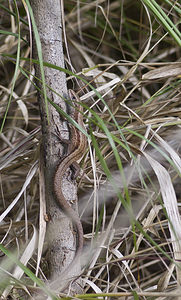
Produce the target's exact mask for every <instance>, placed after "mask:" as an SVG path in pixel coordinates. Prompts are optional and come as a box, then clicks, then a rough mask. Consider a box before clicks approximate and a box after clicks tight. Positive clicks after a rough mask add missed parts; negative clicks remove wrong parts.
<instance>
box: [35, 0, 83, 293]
mask: <svg viewBox="0 0 181 300" xmlns="http://www.w3.org/2000/svg"><path fill="white" fill-rule="evenodd" d="M30 2H31V6H32V9H33V14H34V18H35V22H36V25H37V28H38V32H39V36H40V40H41V46H42V54H43V60H44V61H46V62H48V63H51V64H55V65H57V66H60V67H62V68H64V56H63V47H62V25H61V11H60V1H59V0H31V1H30ZM33 54H34V58H36V59H37V50H36V45H35V43H34V46H33ZM35 68H36V76H37V77H38V78H40V79H41V75H40V69H39V66H38V65H36V66H35ZM44 72H45V80H46V84H47V85H48V86H49V87H50V88H51V89H53V90H54V91H56V92H57V93H59V94H60V95H63V96H64V97H65V98H68V96H67V85H66V75H65V73H63V72H60V71H58V70H54V69H51V68H49V67H44ZM37 85H38V86H39V87H40V88H41V89H42V87H41V85H40V83H37ZM47 96H48V98H50V99H51V100H52V101H53V102H54V103H56V104H57V105H59V106H60V107H61V108H62V109H63V110H65V111H66V105H65V102H64V101H63V100H62V99H61V98H60V97H59V96H57V95H56V94H55V93H53V92H52V90H50V89H48V88H47ZM39 106H40V115H41V123H42V146H41V149H42V150H41V151H42V156H43V161H44V174H45V176H44V177H45V197H46V205H47V216H48V218H47V219H48V221H47V241H48V253H47V259H48V266H49V272H50V274H49V278H50V279H51V280H54V279H56V283H57V284H56V285H53V286H54V289H57V290H58V287H60V284H61V283H62V281H64V280H67V278H66V277H65V278H61V273H62V271H63V270H65V269H66V268H67V266H68V265H69V264H70V263H71V261H72V260H73V257H74V255H75V249H76V237H75V234H74V232H73V226H72V222H71V221H70V219H68V218H67V216H65V215H64V214H63V212H62V211H61V209H60V207H59V205H58V204H57V203H56V201H55V199H54V196H53V194H54V193H53V177H54V173H55V168H56V166H57V165H58V164H59V162H60V159H61V157H62V156H63V155H65V153H64V152H65V151H66V150H67V149H66V148H67V145H65V143H63V144H62V140H65V139H67V140H68V139H69V130H68V126H67V122H66V121H64V120H62V118H61V116H60V115H59V113H58V112H57V111H56V110H55V108H54V107H53V106H51V105H50V104H48V111H49V123H48V121H47V115H46V108H45V101H44V99H43V97H42V95H40V94H39ZM64 148H65V149H64ZM60 184H61V183H60ZM40 188H41V187H40ZM62 188H63V192H64V195H65V197H66V199H67V200H68V201H70V200H72V199H73V200H77V197H76V186H75V184H73V182H71V181H70V179H69V180H68V179H67V177H65V178H64V180H63V186H62ZM78 269H79V271H80V266H79V267H78ZM64 275H65V274H64ZM71 275H72V276H73V275H75V274H69V276H71ZM57 278H59V279H60V280H58V281H57ZM72 289H73V292H76V293H80V283H79V285H76V284H75V283H74V286H73V288H72Z"/></svg>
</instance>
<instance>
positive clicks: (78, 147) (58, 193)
mask: <svg viewBox="0 0 181 300" xmlns="http://www.w3.org/2000/svg"><path fill="white" fill-rule="evenodd" d="M70 93H71V94H72V95H73V97H74V98H75V99H76V107H75V108H74V120H75V121H76V122H77V124H78V125H79V126H80V127H82V128H85V127H84V123H83V114H82V111H83V107H82V106H81V105H79V102H80V99H79V97H78V96H77V95H76V93H75V92H74V91H72V90H70ZM70 139H71V140H70V143H71V144H70V148H71V150H70V153H69V154H68V155H67V156H66V157H65V158H64V159H63V160H62V161H60V163H59V164H58V166H57V167H56V171H55V174H54V179H53V188H54V193H55V197H56V200H57V202H58V204H59V205H60V207H61V209H62V210H63V212H64V213H65V214H66V215H67V216H68V217H69V218H70V219H71V221H72V222H73V224H74V226H75V227H76V231H77V234H78V246H77V247H76V253H75V256H74V258H73V261H72V263H71V265H69V266H68V268H69V267H70V266H71V268H72V266H73V265H74V264H75V262H76V261H77V258H78V257H79V256H80V254H81V252H82V248H83V228H82V223H81V221H80V218H79V216H78V213H77V212H76V211H75V210H74V209H73V208H72V207H71V206H70V205H69V203H68V202H67V200H66V199H65V197H64V194H63V191H62V180H63V176H64V174H65V172H66V170H67V169H68V168H69V167H71V166H74V163H76V162H77V161H78V160H79V159H80V158H81V157H82V155H83V153H84V152H85V150H86V148H87V138H86V136H85V135H84V134H83V133H82V132H81V131H80V130H78V129H77V128H76V127H74V126H73V125H70ZM68 268H67V269H65V271H63V273H64V272H67V271H68Z"/></svg>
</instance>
